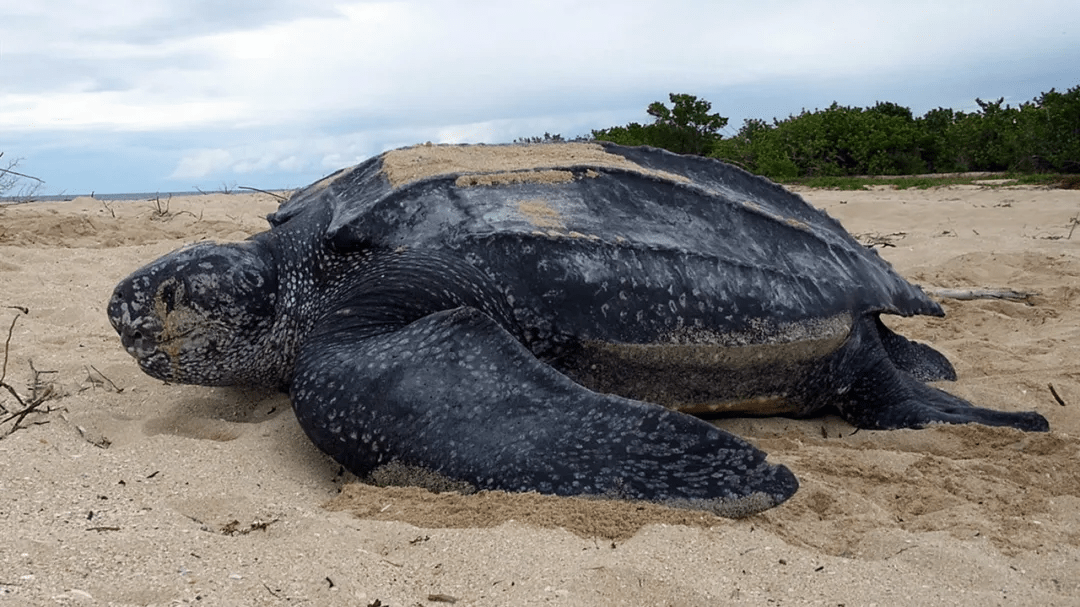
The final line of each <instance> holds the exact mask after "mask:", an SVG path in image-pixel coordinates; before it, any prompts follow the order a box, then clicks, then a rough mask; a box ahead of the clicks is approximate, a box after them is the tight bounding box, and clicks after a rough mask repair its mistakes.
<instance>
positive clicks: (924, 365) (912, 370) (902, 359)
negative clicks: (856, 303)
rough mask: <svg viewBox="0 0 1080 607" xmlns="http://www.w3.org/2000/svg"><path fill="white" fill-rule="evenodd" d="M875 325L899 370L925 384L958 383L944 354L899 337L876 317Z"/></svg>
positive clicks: (890, 357) (886, 349)
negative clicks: (928, 382) (932, 382)
mask: <svg viewBox="0 0 1080 607" xmlns="http://www.w3.org/2000/svg"><path fill="white" fill-rule="evenodd" d="M874 324H875V326H876V327H877V330H878V334H879V335H880V336H881V344H882V345H883V346H885V351H886V352H888V353H889V359H890V360H892V362H893V364H894V365H896V367H897V368H898V369H900V370H901V371H905V372H907V373H909V374H911V376H912V377H914V378H915V379H917V380H919V381H923V382H927V381H941V380H947V381H956V370H955V369H953V366H952V363H950V362H949V359H947V358H945V355H944V354H942V353H941V352H938V351H937V350H935V349H933V348H931V347H930V346H928V345H926V344H920V343H918V342H914V341H911V340H909V339H908V338H906V337H904V336H902V335H897V334H896V333H894V332H893V331H892V330H891V329H889V328H888V327H886V326H885V323H883V322H881V319H880V318H878V317H877V316H875V317H874Z"/></svg>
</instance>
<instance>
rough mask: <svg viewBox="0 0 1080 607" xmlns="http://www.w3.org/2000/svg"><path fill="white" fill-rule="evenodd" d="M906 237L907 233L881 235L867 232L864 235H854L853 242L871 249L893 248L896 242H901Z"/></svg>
mask: <svg viewBox="0 0 1080 607" xmlns="http://www.w3.org/2000/svg"><path fill="white" fill-rule="evenodd" d="M906 236H907V232H891V233H889V234H881V233H879V232H867V233H865V234H855V240H858V241H859V244H861V245H862V246H864V247H866V248H868V249H872V248H874V247H881V248H883V249H884V248H885V247H895V246H896V241H897V240H903V239H904V238H905V237H906Z"/></svg>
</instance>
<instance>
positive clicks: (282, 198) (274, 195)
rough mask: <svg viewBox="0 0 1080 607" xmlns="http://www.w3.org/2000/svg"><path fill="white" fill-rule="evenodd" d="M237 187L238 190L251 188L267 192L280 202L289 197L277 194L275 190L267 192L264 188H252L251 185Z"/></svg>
mask: <svg viewBox="0 0 1080 607" xmlns="http://www.w3.org/2000/svg"><path fill="white" fill-rule="evenodd" d="M237 189H238V190H251V191H252V192H258V193H260V194H268V195H270V196H273V197H274V198H277V199H278V200H280V201H281V202H285V201H286V200H288V199H289V198H288V196H282V195H281V194H278V193H276V192H268V191H266V190H260V189H259V188H253V187H250V186H246V185H242V186H238V187H237Z"/></svg>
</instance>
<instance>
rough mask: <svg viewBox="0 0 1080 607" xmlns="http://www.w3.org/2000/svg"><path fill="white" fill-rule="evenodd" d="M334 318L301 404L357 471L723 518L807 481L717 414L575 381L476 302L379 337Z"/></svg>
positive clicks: (310, 357) (318, 341)
mask: <svg viewBox="0 0 1080 607" xmlns="http://www.w3.org/2000/svg"><path fill="white" fill-rule="evenodd" d="M328 324H335V321H331V322H330V323H328ZM336 324H339V325H340V324H341V323H336ZM336 329H337V330H335V327H329V326H327V327H324V328H323V330H322V331H320V330H318V329H317V330H316V332H315V334H314V335H313V336H312V337H311V338H310V339H308V340H307V342H306V343H305V345H304V347H303V348H302V351H301V353H300V357H299V359H298V361H297V366H296V378H295V380H294V382H293V389H292V393H293V406H294V408H295V410H296V415H297V418H298V419H299V421H300V424H301V425H302V426H303V428H304V430H305V431H306V432H307V434H308V435H309V436H310V437H311V439H312V440H313V441H314V442H315V444H316V445H318V446H319V448H320V449H322V450H323V451H325V452H326V453H328V454H329V455H331V456H332V457H333V458H334V459H336V460H337V461H338V462H340V463H341V464H342V465H344V466H345V467H346V468H348V469H349V470H351V471H352V472H354V473H356V474H357V475H359V476H367V475H369V474H371V473H372V472H374V471H375V470H376V469H379V468H380V467H382V466H386V465H394V466H402V465H404V466H408V467H419V468H422V469H425V470H428V471H430V472H433V473H435V474H437V475H439V476H441V477H444V478H446V479H449V480H451V481H465V482H467V483H469V484H470V485H472V486H474V487H476V488H478V489H502V490H506V491H538V492H541V493H553V494H557V495H595V496H600V497H615V498H628V499H641V500H648V501H653V502H661V503H666V504H669V505H673V506H681V507H689V508H695V509H702V510H709V511H712V512H714V513H716V514H720V515H723V516H745V515H749V514H753V513H755V512H758V511H761V510H764V509H766V508H771V507H772V506H775V505H777V504H779V503H781V502H783V501H784V500H786V499H787V498H789V497H790V496H791V495H792V494H793V493H795V490H796V489H797V488H798V482H797V481H796V480H795V477H794V475H792V473H791V472H790V471H789V470H788V469H787V468H785V467H783V466H774V465H771V464H768V463H766V461H765V454H764V453H762V452H761V451H759V450H758V449H755V448H754V447H752V446H751V445H749V444H747V443H746V442H744V441H742V440H741V439H739V438H736V437H734V436H732V435H730V434H727V433H725V432H723V431H721V430H719V429H717V428H716V427H714V426H712V425H711V424H708V423H706V422H703V421H701V420H699V419H697V418H694V417H690V416H688V415H684V414H681V413H676V412H673V411H669V410H667V409H664V408H662V407H660V406H658V405H651V404H647V403H642V402H638V401H633V400H629V399H625V398H621V397H616V396H609V395H603V394H598V393H595V392H591V391H589V390H587V389H585V388H583V387H581V386H580V385H578V384H575V383H574V382H572V381H570V380H569V379H568V378H567V377H565V376H564V375H562V374H560V373H558V372H557V371H555V370H553V369H552V368H550V367H548V366H547V365H545V364H543V363H541V362H540V361H538V360H537V359H536V358H535V357H534V356H533V355H532V353H530V352H529V351H528V350H527V349H526V348H525V347H524V346H522V345H521V344H520V343H519V342H518V341H517V340H516V339H514V337H513V336H511V335H510V334H509V333H507V332H506V331H505V330H503V329H502V328H501V327H500V326H499V325H498V324H497V323H495V322H494V321H493V320H491V319H490V318H489V317H488V316H486V315H484V314H482V313H480V312H478V311H476V310H475V309H473V308H457V309H454V310H448V311H444V312H438V313H435V314H431V315H429V316H426V317H424V318H421V319H420V320H417V321H415V322H413V323H411V324H409V325H406V326H404V327H402V328H400V329H398V330H396V331H392V332H389V333H384V334H381V335H376V336H366V335H363V334H361V333H359V332H358V331H357V330H349V329H346V330H341V329H340V327H336Z"/></svg>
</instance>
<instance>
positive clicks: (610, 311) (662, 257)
mask: <svg viewBox="0 0 1080 607" xmlns="http://www.w3.org/2000/svg"><path fill="white" fill-rule="evenodd" d="M479 149H482V150H483V151H484V153H485V154H487V155H489V156H490V155H491V154H492V149H491V148H479ZM506 149H507V150H514V151H515V154H517V155H518V156H521V154H520V148H506ZM581 149H582V148H580V146H579V147H576V148H571V147H568V148H567V150H568V151H567V157H566V158H564V159H561V160H560V161H559V163H558V164H556V165H551V164H546V165H543V166H539V165H538V166H537V167H535V170H534V171H533V172H530V170H527V169H522V170H521V171H520V172H518V173H515V172H512V171H510V172H507V171H503V172H500V173H498V174H495V175H484V174H479V175H476V174H471V173H470V174H469V175H467V176H466V175H463V174H461V173H454V172H449V173H439V172H438V171H435V172H434V173H433V174H431V175H428V176H425V177H423V178H418V179H416V180H413V181H410V182H395V183H397V185H393V184H392V183H391V182H390V180H388V178H387V176H386V174H385V173H384V171H383V162H384V161H385V160H386V158H387V157H386V156H384V157H379V158H374V159H372V160H370V161H368V162H365V163H363V164H361V165H358V166H356V167H354V168H352V169H350V170H347V171H342V172H340V173H338V174H335V175H332V176H330V177H328V178H326V179H324V180H322V181H320V182H319V183H317V184H315V185H313V186H311V187H309V188H307V189H305V190H302V191H300V192H298V193H297V194H295V195H294V196H293V197H292V198H291V199H290V200H289V201H288V202H286V203H285V204H283V205H282V207H281V209H279V211H278V212H277V213H275V214H274V215H272V216H271V217H270V218H269V219H270V223H271V226H272V229H271V230H270V231H268V232H265V233H263V234H259V235H257V236H255V237H253V238H252V239H250V240H249V241H247V242H244V243H239V244H231V245H214V244H200V245H196V246H194V247H189V248H186V249H181V250H180V251H177V252H174V253H172V254H170V255H168V256H166V257H163V258H162V259H160V260H158V261H156V262H153V263H152V264H150V265H148V266H146V267H145V268H143V269H141V270H139V271H138V272H136V273H135V274H133V275H132V276H130V277H129V278H127V279H125V280H124V281H123V282H121V284H120V285H118V286H117V288H116V291H115V292H114V295H113V298H112V300H111V301H110V304H109V316H110V320H111V321H112V323H113V325H114V326H115V327H116V329H117V331H118V332H119V333H120V335H121V340H122V341H123V343H124V345H125V347H126V348H127V350H128V352H129V353H131V354H132V356H134V357H135V358H136V359H137V360H138V361H139V364H140V366H141V367H142V368H143V370H144V371H146V372H147V373H149V374H150V375H152V376H154V377H158V378H161V379H164V380H166V381H176V382H184V383H199V384H207V385H225V384H256V385H274V386H278V387H281V388H283V389H288V390H290V391H291V394H292V398H293V405H294V408H295V411H296V414H297V418H298V419H299V420H300V423H301V424H302V426H303V427H304V429H305V431H306V432H307V433H308V435H309V436H310V437H311V438H312V440H313V441H314V442H315V443H316V444H317V445H318V446H319V447H320V448H321V449H323V450H324V451H326V452H327V453H329V454H330V455H332V456H333V457H334V458H335V459H337V460H338V461H339V462H341V463H342V464H343V465H345V466H346V467H348V468H349V469H350V470H352V471H353V472H355V473H357V474H358V475H361V476H365V475H369V474H371V473H373V472H374V471H376V470H378V469H380V467H383V466H386V465H388V464H394V465H402V466H404V467H406V468H409V467H412V468H415V469H420V470H424V471H427V472H430V473H433V474H434V476H436V477H443V478H446V479H449V481H450V482H451V483H459V485H454V486H469V487H473V488H485V489H505V490H511V491H517V490H537V491H541V492H545V493H556V494H561V495H575V494H588V495H599V496H608V497H620V498H631V499H643V500H650V501H658V502H665V503H669V504H672V505H677V506H684V507H692V508H700V509H706V510H710V511H712V512H716V513H718V514H723V515H727V516H742V515H746V514H750V513H753V512H756V511H759V510H762V509H764V508H769V507H772V506H774V505H776V504H778V503H781V502H783V501H784V500H785V499H787V498H788V497H790V496H791V495H792V494H793V493H794V492H795V490H796V488H797V487H798V483H797V481H796V480H795V477H794V476H793V475H792V474H791V472H790V471H788V470H787V468H785V467H783V466H776V465H771V464H769V463H767V462H766V461H765V456H764V454H763V453H761V452H760V451H758V450H757V449H755V448H753V447H752V446H750V445H749V444H747V443H745V442H744V441H742V440H740V439H738V438H736V437H734V436H731V435H729V434H726V433H724V432H722V431H720V430H718V429H716V428H715V427H714V426H712V425H711V424H708V423H706V422H704V421H701V420H700V419H697V418H695V417H692V416H689V415H685V414H683V413H679V412H677V411H673V410H672V409H675V410H679V409H682V410H687V411H694V412H699V413H704V412H714V413H720V412H724V413H731V412H737V411H749V412H751V413H757V414H774V413H785V414H791V415H809V414H812V413H814V412H815V411H817V410H820V409H821V408H823V407H832V408H834V409H835V410H837V411H839V412H840V413H841V414H842V415H843V416H844V417H845V418H846V419H848V420H849V421H851V422H852V423H854V424H856V425H858V426H859V427H865V428H896V427H920V426H924V425H926V424H930V423H965V422H980V423H986V424H992V425H1009V426H1015V427H1019V428H1022V429H1027V430H1045V429H1046V427H1047V425H1046V421H1045V419H1043V418H1042V417H1041V416H1039V415H1038V414H1036V413H1004V412H998V411H991V410H987V409H980V408H977V407H973V406H971V405H970V404H969V403H967V402H965V401H963V400H961V399H958V398H956V397H953V396H951V395H949V394H947V393H945V392H942V391H940V390H936V389H933V388H929V387H927V386H925V385H924V384H922V383H921V382H920V381H919V380H922V381H927V380H933V379H951V378H952V377H954V375H953V370H952V367H951V365H949V363H948V361H947V360H945V358H944V357H943V356H941V355H940V354H939V353H937V352H935V351H934V350H932V349H931V348H929V347H928V346H925V345H921V344H914V343H912V342H910V341H908V340H906V339H904V338H903V337H900V336H898V335H896V334H894V333H892V332H891V331H889V330H888V329H887V328H885V326H884V325H883V324H881V323H880V321H879V320H878V314H880V313H883V312H886V313H897V314H905V315H910V314H941V310H940V308H939V307H938V306H937V304H935V303H934V302H933V301H931V300H930V299H928V298H927V297H926V296H925V295H924V294H923V293H922V291H921V290H919V289H918V288H917V287H915V286H913V285H911V284H909V283H907V282H906V281H904V280H903V279H902V278H900V277H899V276H898V275H896V273H895V272H893V271H892V269H891V268H890V267H889V266H888V264H886V263H885V262H884V261H882V260H881V259H880V258H879V257H878V256H877V255H876V253H874V252H872V251H869V250H867V249H865V248H863V247H861V246H860V245H858V243H856V242H855V241H854V240H853V239H852V238H851V237H850V236H849V235H848V234H847V233H846V232H845V231H844V230H843V228H842V227H841V226H840V225H839V224H838V223H837V222H836V221H834V220H832V219H831V218H829V217H828V216H826V215H825V214H824V213H822V212H820V211H817V210H815V209H813V208H811V207H810V206H809V205H807V204H806V203H805V202H804V201H802V199H800V198H799V197H798V196H795V195H794V194H790V193H788V192H786V191H785V190H783V189H782V188H779V187H778V186H775V185H774V184H771V183H769V182H767V181H765V180H762V179H759V178H756V177H753V176H751V175H749V174H747V173H745V172H742V171H739V170H738V169H734V168H732V167H729V166H727V165H723V164H722V163H718V162H715V161H711V160H706V159H701V158H690V157H681V156H675V155H672V154H668V153H666V152H662V151H659V150H650V149H644V148H642V149H629V148H620V147H618V146H611V145H607V144H605V145H604V146H602V147H601V146H594V147H593V148H588V149H589V154H591V155H592V156H590V157H591V158H594V159H595V158H596V157H598V156H597V155H598V154H599V155H601V156H602V155H603V154H608V155H610V156H612V157H613V158H614V157H617V160H618V162H611V163H605V162H594V163H593V164H581V163H580V161H576V160H575V159H574V154H575V153H580V151H581ZM468 150H469V148H464V149H463V151H462V153H465V154H467V153H468ZM421 151H422V150H421ZM549 151H550V149H549ZM556 151H557V150H556ZM495 153H496V154H497V153H498V148H496V149H495ZM419 157H422V154H421V155H420V156H419ZM590 162H593V161H590ZM627 167H630V168H627ZM634 167H637V168H634ZM553 171H554V173H553ZM552 175H556V176H558V179H553V178H551V176H552ZM466 177H467V178H466ZM534 177H535V178H534ZM645 401H652V402H654V403H661V404H662V405H664V407H662V406H660V405H658V404H652V403H650V402H645ZM665 407H667V408H665ZM429 476H430V475H429Z"/></svg>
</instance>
